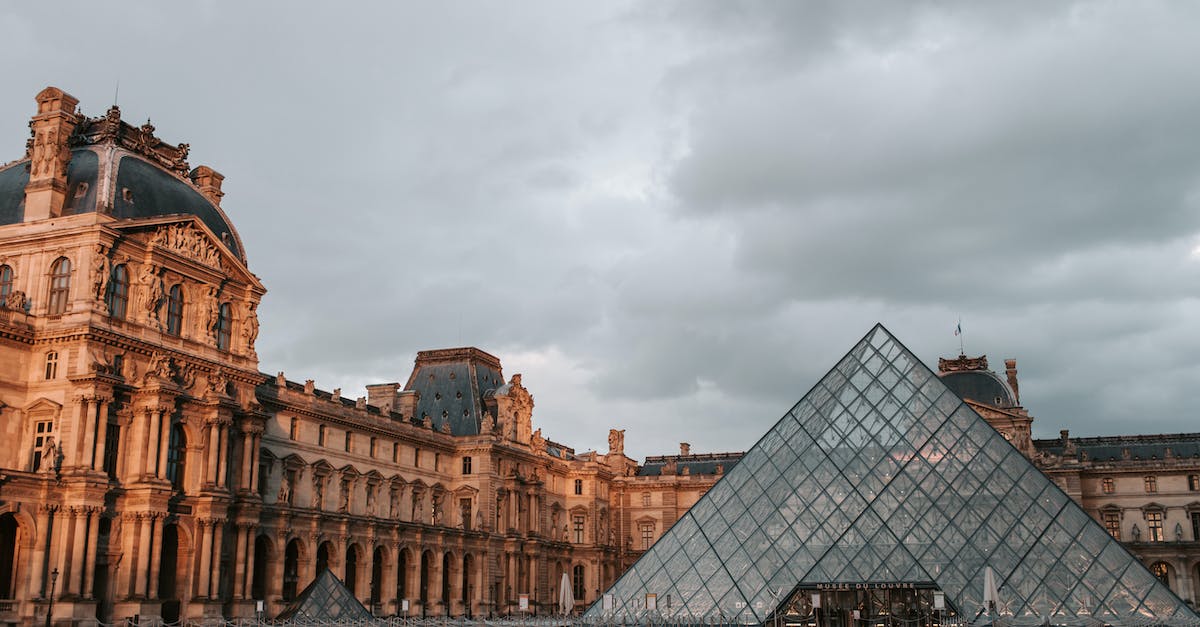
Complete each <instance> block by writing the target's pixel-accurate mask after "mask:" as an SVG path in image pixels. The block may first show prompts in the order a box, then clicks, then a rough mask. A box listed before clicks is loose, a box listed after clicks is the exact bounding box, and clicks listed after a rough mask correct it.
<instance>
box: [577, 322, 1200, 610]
mask: <svg viewBox="0 0 1200 627" xmlns="http://www.w3.org/2000/svg"><path fill="white" fill-rule="evenodd" d="M989 574H990V575H992V576H994V578H995V582H996V585H997V587H998V590H999V599H998V601H997V603H996V607H995V609H993V610H991V612H988V613H985V609H986V608H985V604H984V598H983V597H984V592H983V591H984V583H985V580H986V579H987V578H988V577H989ZM939 592H940V593H941V594H944V599H945V605H946V610H945V611H944V615H939V620H943V619H944V620H945V621H948V622H953V623H956V624H964V623H975V624H980V623H987V622H991V616H992V614H997V616H996V618H997V622H1004V623H1006V624H1011V625H1035V624H1057V625H1088V624H1097V621H1099V622H1100V623H1104V624H1110V625H1151V624H1160V625H1197V626H1200V617H1198V616H1197V615H1196V614H1195V613H1194V612H1193V611H1192V610H1191V609H1190V608H1188V606H1187V605H1186V604H1184V603H1183V602H1182V601H1181V600H1180V599H1179V598H1178V597H1176V596H1175V595H1174V594H1173V593H1172V592H1171V591H1170V590H1169V589H1167V588H1166V587H1165V586H1163V585H1162V584H1161V583H1159V582H1158V580H1157V579H1156V578H1155V577H1154V576H1153V575H1151V574H1150V573H1149V572H1148V571H1147V570H1146V569H1145V568H1144V567H1143V566H1142V565H1141V564H1140V563H1139V562H1138V561H1137V560H1136V559H1135V558H1134V557H1133V556H1132V555H1130V554H1129V552H1128V551H1126V550H1125V549H1124V548H1123V547H1122V546H1121V545H1120V544H1119V543H1117V542H1116V541H1115V540H1114V539H1113V538H1112V537H1111V536H1109V535H1108V533H1107V532H1106V531H1105V530H1104V529H1103V528H1101V527H1100V526H1099V524H1097V523H1096V522H1095V521H1094V520H1093V519H1092V518H1091V517H1089V516H1088V515H1087V514H1086V513H1085V512H1084V511H1083V510H1082V509H1081V508H1080V507H1079V506H1078V505H1077V504H1076V503H1075V502H1074V501H1072V500H1071V499H1070V498H1069V497H1067V496H1066V495H1065V494H1064V493H1063V492H1062V490H1061V489H1059V487H1058V486H1057V485H1055V484H1054V483H1053V482H1052V481H1051V480H1050V479H1049V478H1047V477H1046V476H1045V475H1044V474H1042V473H1041V472H1040V471H1038V470H1037V469H1036V468H1035V467H1034V466H1033V465H1032V464H1031V463H1030V462H1029V460H1027V459H1026V458H1025V457H1024V456H1023V455H1022V454H1021V453H1020V452H1019V451H1017V450H1016V449H1014V448H1013V447H1012V445H1011V444H1009V442H1008V441H1007V440H1005V439H1004V438H1003V437H1002V436H1001V435H1000V434H999V433H998V432H997V431H996V430H995V429H993V428H992V427H991V426H990V425H989V424H988V423H987V422H986V421H985V420H984V419H983V418H981V417H980V416H979V415H978V414H976V413H975V412H974V410H972V409H971V408H970V406H968V405H967V404H966V403H963V402H962V401H961V400H960V399H959V398H958V397H957V396H956V395H955V394H954V393H952V392H951V391H950V390H949V389H947V388H946V386H945V385H944V384H943V383H942V381H941V380H940V379H939V378H938V377H937V376H936V375H935V374H934V373H933V372H932V371H930V370H929V369H928V368H927V367H926V366H925V365H924V364H922V363H921V362H920V360H918V359H917V358H916V357H915V356H913V355H912V353H910V352H909V351H908V349H907V348H905V347H904V346H903V345H902V344H900V343H899V342H898V341H897V340H896V339H895V338H894V337H892V335H891V334H889V333H888V331H887V330H886V329H884V328H883V327H882V326H878V325H877V326H876V327H875V328H874V329H872V330H871V332H870V333H868V334H867V335H866V337H864V338H863V339H862V340H861V341H860V342H859V343H858V344H857V345H855V346H854V348H852V349H851V350H850V352H849V353H847V354H846V356H845V357H843V358H842V360H841V361H839V362H838V363H837V365H835V366H834V367H833V368H832V369H831V370H830V371H829V372H828V373H827V374H826V375H825V377H824V378H822V379H821V380H820V381H819V382H817V384H816V385H815V386H813V388H812V390H810V391H809V393H808V394H807V395H805V396H804V398H802V399H801V400H800V401H798V402H797V403H796V405H795V406H794V407H793V408H792V409H791V411H789V412H788V413H787V414H785V415H784V417H783V418H782V419H780V420H779V422H778V423H777V424H775V426H774V427H772V428H771V429H770V431H768V433H767V434H766V435H765V436H763V438H762V439H761V440H759V442H758V443H757V444H756V445H755V446H754V447H752V448H751V449H750V450H749V451H747V453H746V455H745V456H744V457H743V459H742V461H741V462H740V463H739V464H738V465H736V466H734V467H733V469H732V470H731V471H730V472H728V473H727V474H726V475H725V476H724V477H723V478H722V479H721V480H720V481H719V482H717V484H716V485H714V486H713V487H712V489H710V490H709V491H708V492H707V493H706V494H705V496H704V497H702V498H701V499H700V501H699V502H698V503H697V504H696V505H695V506H694V507H693V508H692V510H691V511H690V512H689V513H688V514H687V515H685V516H684V517H683V518H682V519H681V520H680V521H679V522H678V523H677V524H676V525H675V526H673V527H672V528H671V529H669V530H668V531H667V532H666V533H665V534H664V535H663V537H662V538H661V539H660V540H659V541H658V542H657V543H656V544H655V545H654V546H652V547H651V548H650V549H649V550H647V551H646V553H645V554H644V555H642V557H641V558H640V559H639V560H638V562H637V563H635V564H634V565H633V567H632V568H630V569H629V570H627V571H626V572H625V574H624V575H622V577H621V578H620V579H619V580H618V581H617V582H616V583H615V584H614V585H613V586H612V588H610V589H609V591H608V594H609V595H611V598H612V600H613V608H612V609H611V610H605V609H603V607H602V604H600V603H597V604H596V605H593V606H592V608H590V609H589V610H588V618H589V619H594V620H597V621H604V622H606V623H624V624H633V623H638V624H642V623H648V622H656V621H659V620H665V619H669V620H670V621H671V622H672V623H678V624H688V623H690V624H713V623H723V624H728V623H736V624H759V623H763V622H766V621H768V620H771V619H772V618H775V617H781V616H783V615H784V614H786V615H787V617H788V621H789V624H790V622H791V621H792V620H794V619H795V617H797V616H800V617H802V618H801V619H799V620H800V623H801V624H816V622H820V623H821V624H822V625H825V624H831V623H829V621H828V620H826V619H821V618H820V617H822V616H826V615H828V614H825V613H823V612H829V611H832V610H829V609H822V607H824V608H831V607H839V608H841V607H855V608H856V609H855V612H858V613H860V615H861V614H862V613H865V615H863V616H861V620H863V621H869V622H870V623H876V622H880V623H883V622H886V623H888V624H894V623H896V621H902V624H914V623H913V621H916V624H932V623H930V622H928V621H929V618H930V617H931V616H932V615H933V614H932V611H933V610H932V606H933V604H932V600H933V598H934V596H933V595H934V594H935V593H939ZM647 594H656V595H657V596H658V599H659V600H660V601H659V605H658V610H657V611H656V613H655V614H654V615H651V614H649V613H648V612H647V611H646V609H645V607H646V605H645V599H646V595H647ZM814 594H815V595H817V598H818V599H819V600H821V599H823V600H824V601H823V606H822V607H814V606H813V604H812V603H811V600H810V596H811V595H814ZM664 599H669V600H670V602H669V603H667V604H665V605H664V603H663V600H664ZM777 612H779V614H778V615H777ZM805 612H807V616H808V618H807V619H804V618H803V616H804V613H805ZM829 616H832V615H829ZM805 621H808V622H805ZM923 621H924V622H923ZM940 624H945V623H944V622H942V623H940Z"/></svg>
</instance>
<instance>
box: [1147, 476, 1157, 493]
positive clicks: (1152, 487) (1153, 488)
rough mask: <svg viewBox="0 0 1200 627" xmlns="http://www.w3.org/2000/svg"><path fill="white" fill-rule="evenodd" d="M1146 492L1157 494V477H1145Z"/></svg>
mask: <svg viewBox="0 0 1200 627" xmlns="http://www.w3.org/2000/svg"><path fill="white" fill-rule="evenodd" d="M1146 492H1158V477H1155V476H1154V475H1150V476H1149V477H1146Z"/></svg>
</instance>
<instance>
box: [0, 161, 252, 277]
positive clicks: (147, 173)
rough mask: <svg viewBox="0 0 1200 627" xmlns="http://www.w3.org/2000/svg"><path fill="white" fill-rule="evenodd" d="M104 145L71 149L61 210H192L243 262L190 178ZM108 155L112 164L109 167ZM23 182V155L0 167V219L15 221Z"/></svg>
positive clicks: (227, 226) (227, 228)
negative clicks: (64, 197) (64, 204)
mask: <svg viewBox="0 0 1200 627" xmlns="http://www.w3.org/2000/svg"><path fill="white" fill-rule="evenodd" d="M107 148H108V147H107V146H82V147H77V148H74V149H73V150H71V162H70V165H68V166H67V204H66V206H65V207H63V215H64V216H68V215H77V214H81V213H92V212H95V211H101V212H103V213H108V214H110V215H112V216H113V217H115V218H121V219H137V218H152V217H156V216H167V215H180V214H182V215H194V216H196V217H198V218H200V220H201V221H202V222H203V223H204V225H205V226H207V227H208V228H209V229H210V230H212V232H213V233H214V234H216V236H217V237H218V238H220V239H221V241H222V242H223V243H224V244H225V247H226V248H228V249H229V250H230V252H232V253H233V254H234V255H235V256H236V257H237V258H238V259H241V260H242V261H243V262H245V260H246V258H245V255H244V254H243V252H242V246H241V239H240V238H239V237H238V234H237V231H235V230H234V228H233V225H232V224H231V223H230V222H229V219H228V217H226V215H225V213H224V212H223V211H221V208H220V207H218V206H217V205H215V204H214V203H213V202H212V201H210V200H209V199H208V198H206V197H205V196H204V195H203V194H201V193H200V191H199V190H198V189H196V187H195V186H194V185H192V183H191V182H190V181H188V180H187V179H185V178H183V177H181V176H179V175H177V174H175V173H173V172H170V171H168V170H166V169H164V168H162V167H159V166H158V165H156V164H152V163H150V162H149V161H147V160H145V159H144V158H142V157H141V156H140V155H136V154H134V153H132V152H129V151H127V150H124V149H121V148H116V149H114V150H111V151H110V150H107ZM105 153H108V154H105ZM109 159H111V161H112V164H111V165H112V167H108V166H109V163H108V160H109ZM102 164H103V166H104V167H101V165H102ZM101 171H104V172H105V176H104V178H105V179H107V180H104V181H102V180H101V174H100V173H101ZM28 182H29V160H28V159H26V160H22V161H17V162H15V163H12V164H9V165H8V166H6V167H4V168H3V169H0V225H5V224H16V223H18V222H21V221H22V220H23V219H24V209H25V185H26V183H28ZM105 183H107V184H105Z"/></svg>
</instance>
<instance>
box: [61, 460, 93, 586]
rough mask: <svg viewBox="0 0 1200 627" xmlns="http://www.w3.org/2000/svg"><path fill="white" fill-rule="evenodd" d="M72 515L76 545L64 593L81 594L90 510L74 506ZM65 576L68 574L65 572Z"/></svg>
mask: <svg viewBox="0 0 1200 627" xmlns="http://www.w3.org/2000/svg"><path fill="white" fill-rule="evenodd" d="M85 449H86V447H85ZM71 516H72V517H73V518H74V519H75V530H74V533H73V534H72V538H71V540H72V542H74V545H73V546H72V547H71V548H72V551H71V573H70V577H67V580H66V581H64V582H63V594H73V595H79V594H81V593H83V591H84V587H83V576H84V571H86V570H87V569H86V568H84V562H85V561H86V560H87V556H86V554H85V553H84V550H85V549H86V548H87V544H88V542H87V539H88V512H87V510H86V509H84V508H82V507H73V508H71ZM94 542H95V541H94V540H93V543H94ZM63 576H66V573H65V572H64V574H63Z"/></svg>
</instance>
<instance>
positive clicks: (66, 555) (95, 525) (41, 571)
mask: <svg viewBox="0 0 1200 627" xmlns="http://www.w3.org/2000/svg"><path fill="white" fill-rule="evenodd" d="M36 533H37V541H36V544H35V545H34V550H33V555H32V558H33V559H32V560H31V564H30V566H31V568H30V573H29V574H30V577H29V585H30V590H29V594H30V597H31V598H46V597H48V596H49V595H50V591H51V590H50V589H51V587H52V586H51V573H53V572H54V571H57V572H58V579H57V580H56V581H54V582H53V584H54V585H53V587H54V588H55V590H54V594H55V597H74V598H84V599H91V598H92V593H93V588H94V583H95V582H94V581H93V576H94V573H95V572H96V544H97V539H98V538H99V536H100V508H99V507H92V506H71V507H59V506H57V505H43V506H42V507H41V509H40V510H39V511H38V514H37V530H36ZM47 554H48V555H47ZM47 557H48V558H49V559H47ZM47 567H48V568H50V572H47V571H46V568H47Z"/></svg>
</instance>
